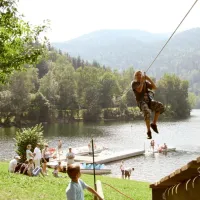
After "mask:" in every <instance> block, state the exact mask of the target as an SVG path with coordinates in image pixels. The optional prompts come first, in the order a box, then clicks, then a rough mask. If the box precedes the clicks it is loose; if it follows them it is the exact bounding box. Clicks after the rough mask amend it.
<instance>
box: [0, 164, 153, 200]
mask: <svg viewBox="0 0 200 200" xmlns="http://www.w3.org/2000/svg"><path fill="white" fill-rule="evenodd" d="M61 175H63V176H65V175H66V174H61ZM81 178H82V179H83V180H84V181H85V182H86V183H87V184H88V185H90V186H93V176H91V175H82V177H81ZM96 179H97V180H101V181H102V183H106V184H110V185H111V186H113V187H115V188H117V189H118V190H119V191H121V192H122V193H124V194H126V195H127V196H129V197H131V198H133V199H134V200H150V199H151V190H150V189H149V184H148V183H143V182H137V181H131V180H122V179H117V178H111V177H107V176H97V177H96ZM69 181H70V179H69V178H68V177H67V178H66V177H65V178H55V177H53V175H52V174H51V171H50V170H49V176H46V177H28V176H25V175H21V174H10V173H8V163H7V162H0V200H38V199H45V200H63V199H66V196H65V189H66V187H67V185H68V183H69ZM102 186H103V191H104V197H105V200H115V199H116V200H127V199H128V198H127V197H124V196H122V195H121V194H119V193H117V192H116V191H115V190H113V189H112V188H110V187H108V186H107V185H104V184H102ZM85 200H93V196H92V195H91V194H90V193H88V192H87V191H85Z"/></svg>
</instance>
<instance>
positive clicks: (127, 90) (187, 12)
mask: <svg viewBox="0 0 200 200" xmlns="http://www.w3.org/2000/svg"><path fill="white" fill-rule="evenodd" d="M197 2H198V0H196V1H195V2H194V3H193V5H192V7H191V8H190V9H189V11H188V12H187V13H186V15H185V16H184V18H183V19H182V20H181V22H180V23H179V25H178V26H177V27H176V29H175V30H174V32H173V33H172V34H171V36H170V37H169V39H168V40H167V42H166V43H165V44H164V46H163V47H162V49H161V50H160V51H159V53H158V54H157V56H156V57H155V58H154V60H153V61H152V63H151V64H150V65H149V67H148V68H147V70H146V71H145V73H146V72H147V71H148V70H149V69H150V68H151V66H152V65H153V63H154V62H155V61H156V59H157V58H158V56H159V55H160V54H161V52H162V51H163V49H164V48H165V47H166V45H167V44H168V42H169V41H170V40H171V38H172V37H173V36H174V34H175V33H176V31H177V30H178V28H179V27H180V25H181V24H182V23H183V21H184V20H185V18H186V17H187V16H188V14H189V13H190V11H191V10H192V9H193V7H194V6H195V5H196V3H197ZM130 90H131V88H128V89H127V90H126V91H125V92H124V93H123V94H122V95H121V98H122V97H123V96H124V95H126V94H127V93H128V92H129V91H130ZM121 98H120V99H121Z"/></svg>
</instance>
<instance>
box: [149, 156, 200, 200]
mask: <svg viewBox="0 0 200 200" xmlns="http://www.w3.org/2000/svg"><path fill="white" fill-rule="evenodd" d="M150 188H152V200H200V157H198V158H197V159H196V160H192V161H191V162H189V163H188V164H187V165H185V166H183V167H181V168H180V169H177V170H176V171H174V172H173V173H171V174H170V175H168V176H166V177H164V178H162V179H161V180H160V181H158V182H156V183H154V184H151V185H150Z"/></svg>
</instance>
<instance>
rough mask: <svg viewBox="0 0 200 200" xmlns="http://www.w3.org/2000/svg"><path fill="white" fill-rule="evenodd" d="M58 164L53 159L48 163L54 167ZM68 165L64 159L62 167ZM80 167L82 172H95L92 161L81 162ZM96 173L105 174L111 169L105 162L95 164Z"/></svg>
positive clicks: (109, 172) (50, 166)
mask: <svg viewBox="0 0 200 200" xmlns="http://www.w3.org/2000/svg"><path fill="white" fill-rule="evenodd" d="M57 165H58V162H57V161H51V162H48V163H47V166H48V167H49V168H54V167H55V166H57ZM64 166H67V163H66V162H64V161H62V162H61V167H64ZM80 169H81V173H82V174H94V169H93V164H90V163H87V164H86V163H80ZM95 174H96V175H103V174H111V169H109V168H107V167H106V166H105V165H104V164H95Z"/></svg>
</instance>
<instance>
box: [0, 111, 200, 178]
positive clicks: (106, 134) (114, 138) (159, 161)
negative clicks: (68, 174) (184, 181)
mask: <svg viewBox="0 0 200 200" xmlns="http://www.w3.org/2000/svg"><path fill="white" fill-rule="evenodd" d="M158 129H159V132H160V133H159V134H156V133H155V134H154V133H153V139H154V140H155V142H156V144H163V143H164V142H165V143H166V144H167V145H168V146H173V147H176V148H177V151H176V152H169V153H168V154H167V155H163V154H157V153H155V154H152V153H151V154H148V155H143V156H138V157H134V158H131V159H127V160H124V163H125V167H126V166H127V167H134V168H135V171H134V172H133V173H132V177H131V178H132V179H135V180H140V181H148V182H154V181H157V180H159V179H160V178H162V177H164V176H166V175H168V174H169V173H171V172H173V171H174V170H176V169H178V168H180V167H182V166H183V165H185V164H187V162H189V161H191V160H192V159H196V158H197V157H198V156H200V110H192V112H191V117H190V118H188V119H186V120H179V121H173V122H172V121H170V122H169V121H168V122H159V123H158ZM15 131H16V128H14V127H12V128H0V147H1V152H0V160H9V159H11V158H12V157H13V156H14V155H15V152H14V148H15V147H14V140H13V137H14V136H15ZM44 137H45V139H46V140H47V141H48V143H49V146H50V147H56V146H57V142H58V139H61V140H62V141H63V148H64V149H66V148H68V146H72V147H79V146H85V145H87V144H88V143H89V141H90V140H91V138H93V139H94V141H95V143H96V144H97V145H103V146H104V147H106V148H108V150H106V151H105V152H104V153H105V154H110V153H112V152H120V151H124V150H129V149H144V148H145V149H148V148H149V146H150V145H149V143H150V141H149V140H147V139H146V128H145V124H144V122H143V121H132V122H101V123H89V124H85V123H83V122H81V123H74V124H45V125H44ZM119 165H120V161H118V162H114V163H110V164H107V166H108V167H111V169H112V175H111V176H114V177H120V176H121V172H120V169H119Z"/></svg>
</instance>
